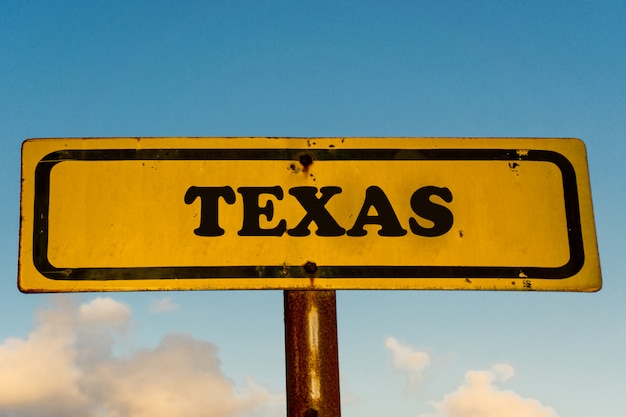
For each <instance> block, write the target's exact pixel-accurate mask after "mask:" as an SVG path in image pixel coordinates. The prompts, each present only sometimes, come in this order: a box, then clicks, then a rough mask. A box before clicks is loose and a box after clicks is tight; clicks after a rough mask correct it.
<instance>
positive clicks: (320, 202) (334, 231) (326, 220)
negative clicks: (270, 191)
mask: <svg viewBox="0 0 626 417" xmlns="http://www.w3.org/2000/svg"><path fill="white" fill-rule="evenodd" d="M341 191H342V190H341V188H340V187H322V188H321V189H320V192H321V193H322V196H321V197H320V198H319V199H318V198H317V188H316V187H294V188H291V189H290V190H289V194H291V195H292V196H294V197H295V198H296V199H297V200H298V202H299V203H300V205H302V207H303V208H304V209H305V210H306V215H305V216H304V217H303V218H302V220H300V223H298V225H297V226H296V227H294V228H293V229H289V230H288V231H287V234H288V235H289V236H308V235H310V234H311V231H310V230H309V224H311V222H315V224H317V231H316V232H315V234H316V235H318V236H342V235H343V234H344V233H345V231H346V229H344V228H343V227H341V226H339V224H337V222H336V221H335V219H334V218H333V216H332V215H331V214H330V213H329V212H328V210H326V207H324V206H325V205H326V203H327V202H328V200H330V198H331V197H332V196H334V195H335V194H339V193H341Z"/></svg>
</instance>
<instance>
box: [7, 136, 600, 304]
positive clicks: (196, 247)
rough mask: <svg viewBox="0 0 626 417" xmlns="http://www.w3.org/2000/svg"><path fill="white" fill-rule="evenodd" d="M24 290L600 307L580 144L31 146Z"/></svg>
mask: <svg viewBox="0 0 626 417" xmlns="http://www.w3.org/2000/svg"><path fill="white" fill-rule="evenodd" d="M21 198H22V200H21V224H20V255H19V262H20V265H19V279H18V281H19V287H20V289H21V290H22V291H25V292H70V291H126V290H128V291H131V290H186V289H481V290H545V291H595V290H598V289H599V288H600V287H601V274H600V262H599V256H598V250H597V243H596V234H595V226H594V220H593V210H592V202H591V192H590V186H589V175H588V170H587V160H586V152H585V146H584V144H583V143H582V142H581V141H580V140H577V139H478V138H472V139H453V138H97V139H31V140H27V141H25V142H24V144H23V148H22V196H21Z"/></svg>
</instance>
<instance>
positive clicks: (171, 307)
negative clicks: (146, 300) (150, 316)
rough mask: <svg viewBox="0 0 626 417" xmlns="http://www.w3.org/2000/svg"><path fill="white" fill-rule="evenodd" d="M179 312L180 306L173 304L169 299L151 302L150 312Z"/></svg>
mask: <svg viewBox="0 0 626 417" xmlns="http://www.w3.org/2000/svg"><path fill="white" fill-rule="evenodd" d="M175 310H178V304H176V303H174V302H172V300H171V299H170V298H169V297H164V298H159V299H154V300H152V301H151V302H150V312H152V313H169V312H171V311H175Z"/></svg>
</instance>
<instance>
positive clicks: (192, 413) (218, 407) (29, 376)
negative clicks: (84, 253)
mask: <svg viewBox="0 0 626 417" xmlns="http://www.w3.org/2000/svg"><path fill="white" fill-rule="evenodd" d="M54 300H55V305H54V306H53V307H52V308H50V309H48V310H44V311H42V312H40V313H39V314H38V320H37V325H36V327H35V329H34V330H33V331H32V332H31V333H30V335H29V336H28V337H27V338H25V339H19V338H12V339H8V340H5V341H4V342H2V344H0V415H3V416H4V415H7V416H11V417H31V416H32V417H35V416H42V415H47V416H63V417H74V416H76V417H78V416H80V417H148V416H150V417H166V416H167V417H170V416H173V415H174V416H175V415H181V416H189V417H196V416H198V417H199V416H207V417H213V416H215V417H217V416H219V417H239V416H275V415H276V416H278V415H284V412H285V411H284V410H285V405H284V396H283V395H275V394H271V393H270V392H269V391H268V390H267V389H265V388H263V387H261V386H259V385H258V384H256V383H255V382H254V381H252V380H248V381H244V383H242V384H239V385H236V384H234V383H233V382H232V381H231V380H229V379H228V378H227V377H226V376H225V375H224V374H223V373H222V371H221V369H220V362H219V360H218V357H217V348H216V347H215V346H214V345H212V344H210V343H207V342H203V341H199V340H196V339H194V338H193V337H191V336H188V335H178V334H172V335H168V336H166V337H165V338H164V339H163V340H162V342H161V343H160V345H159V346H158V347H156V348H155V349H144V350H140V351H137V352H134V353H132V354H130V355H129V356H127V357H122V358H120V357H117V358H115V357H113V356H112V355H111V352H112V350H113V347H114V345H115V343H116V341H117V340H118V339H117V338H119V337H120V334H119V333H120V329H125V328H126V327H127V324H128V321H129V320H130V318H131V310H130V308H129V307H128V306H126V305H124V304H122V303H119V302H117V301H115V300H113V299H111V298H101V297H99V298H96V299H94V300H92V301H91V302H89V303H86V304H83V305H80V306H76V305H74V304H72V303H71V302H69V298H55V299H54Z"/></svg>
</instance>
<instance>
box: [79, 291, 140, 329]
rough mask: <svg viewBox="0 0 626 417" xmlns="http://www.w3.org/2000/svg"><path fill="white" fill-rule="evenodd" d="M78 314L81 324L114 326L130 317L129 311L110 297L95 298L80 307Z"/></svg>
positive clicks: (128, 308) (125, 306)
mask: <svg viewBox="0 0 626 417" xmlns="http://www.w3.org/2000/svg"><path fill="white" fill-rule="evenodd" d="M78 313H79V317H80V319H81V321H82V322H83V323H89V324H94V323H104V324H106V323H110V324H115V323H125V322H126V321H127V320H128V319H129V317H130V315H131V309H130V307H128V306H127V305H125V304H123V303H120V302H119V301H115V300H114V299H112V298H110V297H106V298H104V297H97V298H95V299H94V300H92V301H90V302H89V303H86V304H83V305H81V306H80V307H79V308H78Z"/></svg>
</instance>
